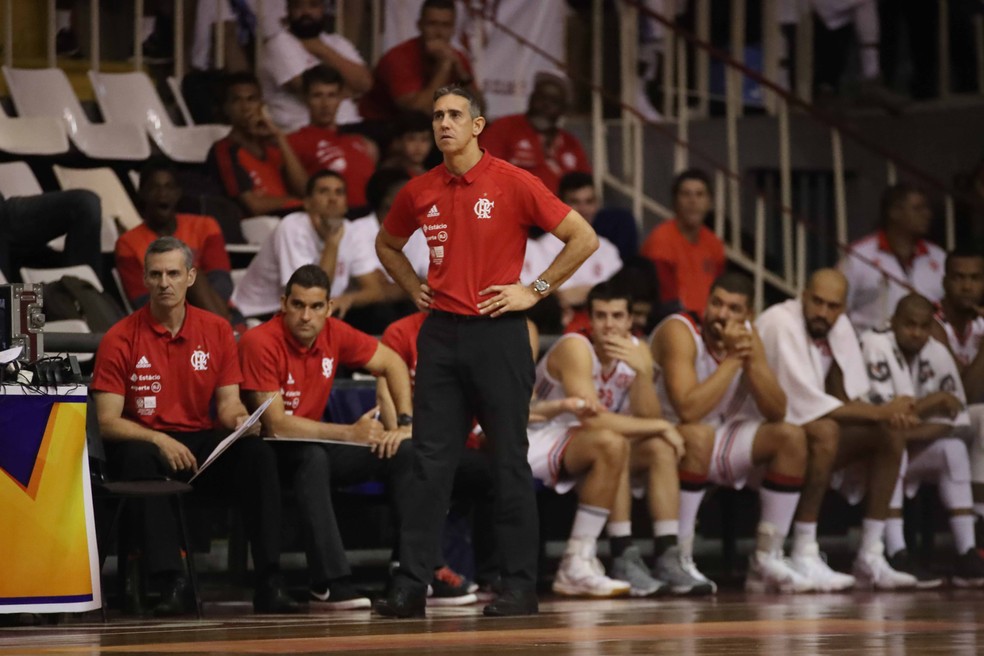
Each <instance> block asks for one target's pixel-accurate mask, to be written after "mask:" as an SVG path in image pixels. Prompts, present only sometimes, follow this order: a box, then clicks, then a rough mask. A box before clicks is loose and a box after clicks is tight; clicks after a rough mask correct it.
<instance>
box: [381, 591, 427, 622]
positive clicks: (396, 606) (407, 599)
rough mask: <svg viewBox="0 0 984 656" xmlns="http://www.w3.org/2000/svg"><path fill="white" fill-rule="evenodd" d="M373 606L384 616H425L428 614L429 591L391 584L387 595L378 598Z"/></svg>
mask: <svg viewBox="0 0 984 656" xmlns="http://www.w3.org/2000/svg"><path fill="white" fill-rule="evenodd" d="M372 608H373V610H374V611H376V614H377V615H381V616H382V617H396V618H399V619H405V618H408V617H424V616H426V614H427V611H426V608H427V591H426V590H423V589H422V590H420V591H419V592H417V591H415V590H410V589H409V588H407V587H404V586H397V585H392V584H391V585H390V589H389V591H388V592H387V593H386V596H385V597H381V598H379V599H377V600H376V603H375V604H373V607H372Z"/></svg>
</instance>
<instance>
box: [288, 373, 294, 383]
mask: <svg viewBox="0 0 984 656" xmlns="http://www.w3.org/2000/svg"><path fill="white" fill-rule="evenodd" d="M287 384H288V385H293V384H294V376H292V375H291V373H290V372H289V371H288V372H287Z"/></svg>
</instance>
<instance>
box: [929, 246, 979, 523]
mask: <svg viewBox="0 0 984 656" xmlns="http://www.w3.org/2000/svg"><path fill="white" fill-rule="evenodd" d="M982 303H984V255H981V253H980V251H976V250H971V249H958V250H955V251H951V252H950V253H949V254H948V255H947V258H946V274H945V275H944V276H943V300H942V301H941V302H940V309H939V312H938V313H937V314H936V323H935V325H934V326H933V329H932V332H933V337H935V338H936V339H937V340H939V342H940V343H941V344H944V345H945V346H946V347H947V348H948V349H949V350H950V353H952V354H953V357H954V359H955V360H956V362H957V367H958V369H959V371H960V378H961V381H962V383H963V388H964V391H965V393H966V395H967V402H968V403H969V406H968V407H967V411H968V413H969V414H970V426H971V430H970V433H971V434H970V466H971V480H972V481H973V486H972V487H973V495H974V512H975V513H976V515H977V517H978V526H981V527H984V349H982V348H981V343H982V341H984V305H982ZM981 535H984V531H982V532H981Z"/></svg>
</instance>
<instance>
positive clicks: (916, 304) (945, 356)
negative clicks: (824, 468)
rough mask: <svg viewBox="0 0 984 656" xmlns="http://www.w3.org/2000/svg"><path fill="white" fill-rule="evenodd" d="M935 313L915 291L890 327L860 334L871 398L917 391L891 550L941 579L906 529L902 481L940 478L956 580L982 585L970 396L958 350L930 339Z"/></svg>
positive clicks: (926, 579)
mask: <svg viewBox="0 0 984 656" xmlns="http://www.w3.org/2000/svg"><path fill="white" fill-rule="evenodd" d="M934 312H935V308H934V307H933V304H932V303H930V302H929V301H928V300H926V299H925V298H924V297H922V296H920V295H919V294H909V295H908V296H905V297H903V298H902V300H900V301H899V303H898V305H897V306H896V308H895V314H894V315H893V316H892V327H891V330H886V331H868V332H867V333H865V334H864V335H862V336H861V351H862V353H863V354H864V363H865V367H866V368H867V371H868V383H869V385H870V386H871V389H870V390H869V392H868V398H869V399H870V400H871V402H872V403H875V404H881V403H888V402H890V401H892V399H894V398H896V397H899V396H909V397H912V398H913V399H914V400H915V414H916V416H917V417H918V418H919V421H918V423H916V424H915V425H914V426H912V427H911V428H908V429H907V430H906V431H905V437H906V441H907V442H908V447H907V449H906V450H907V455H908V458H907V459H906V460H904V461H903V467H902V470H901V471H900V472H899V482H898V484H897V485H896V488H895V493H894V494H893V495H892V501H891V504H890V505H889V515H888V519H887V520H886V522H885V553H886V554H887V555H888V562H889V563H891V565H892V567H894V568H895V569H897V570H899V571H903V572H909V573H910V574H912V575H913V576H915V577H916V578H917V579H918V580H919V586H918V587H920V588H930V587H938V586H940V585H942V584H943V579H942V578H940V577H938V576H936V575H935V574H933V573H932V572H930V571H928V570H926V569H925V568H923V567H922V565H921V564H920V563H918V562H917V561H916V560H915V558H913V557H912V555H910V553H909V551H908V549H906V544H905V537H904V533H903V530H902V493H903V488H904V490H905V493H906V494H907V495H908V496H912V495H914V494H915V493H916V490H918V489H919V485H920V484H921V483H931V484H934V485H937V486H938V489H939V496H940V501H941V502H942V503H943V507H944V508H945V509H946V510H947V512H948V514H949V516H950V530H951V531H952V533H953V541H954V546H955V547H956V551H957V559H956V561H955V563H954V575H953V582H954V584H955V585H956V586H957V587H981V586H984V560H982V559H981V556H980V555H979V554H978V552H977V547H976V544H975V541H974V510H973V508H972V505H973V498H972V495H971V489H970V463H969V460H970V459H969V456H968V455H967V445H966V444H965V443H964V442H963V440H961V439H960V438H959V437H958V434H959V433H960V432H966V431H967V430H968V429H969V428H970V419H969V417H968V415H967V398H966V396H965V395H964V389H963V385H962V384H961V382H960V372H959V371H958V369H957V363H956V362H955V361H954V359H953V356H952V355H951V354H950V352H949V351H948V350H947V348H946V346H944V345H943V344H941V343H940V342H938V341H936V340H935V339H930V331H931V329H932V327H933V325H934V324H935V321H934V319H933V313H934ZM899 356H901V357H899Z"/></svg>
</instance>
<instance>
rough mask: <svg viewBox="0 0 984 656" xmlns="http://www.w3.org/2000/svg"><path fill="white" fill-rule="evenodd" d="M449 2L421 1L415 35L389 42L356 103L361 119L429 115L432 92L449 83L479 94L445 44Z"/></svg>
mask: <svg viewBox="0 0 984 656" xmlns="http://www.w3.org/2000/svg"><path fill="white" fill-rule="evenodd" d="M455 5H456V3H455V1H454V0H424V3H423V4H422V5H421V7H420V19H419V20H418V21H417V29H419V30H420V36H418V37H414V38H412V39H408V40H406V41H404V42H403V43H400V44H398V45H396V46H394V47H393V48H391V49H390V50H389V51H387V52H386V53H384V54H383V56H382V58H381V59H380V60H379V62H378V63H377V64H376V69H375V71H374V72H373V84H372V88H371V89H370V90H369V92H368V93H367V94H366V95H364V96H363V97H362V100H361V101H360V102H359V111H360V112H361V113H362V118H363V119H365V120H366V121H372V122H376V123H381V122H385V121H392V120H394V119H396V118H397V116H398V115H399V113H400V112H401V111H405V110H413V111H418V112H424V113H425V114H427V115H430V113H431V109H432V105H433V102H434V92H435V91H437V90H438V89H440V88H441V87H444V86H447V85H449V84H457V85H460V86H462V87H465V88H467V89H468V90H469V92H471V93H473V94H475V95H476V96H478V95H479V92H478V86H477V85H476V84H475V74H474V72H473V71H472V66H471V63H470V62H469V61H468V57H467V56H466V55H465V53H463V52H461V51H460V50H458V49H456V48H455V47H454V46H453V45H451V37H452V36H453V35H454V20H455Z"/></svg>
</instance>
